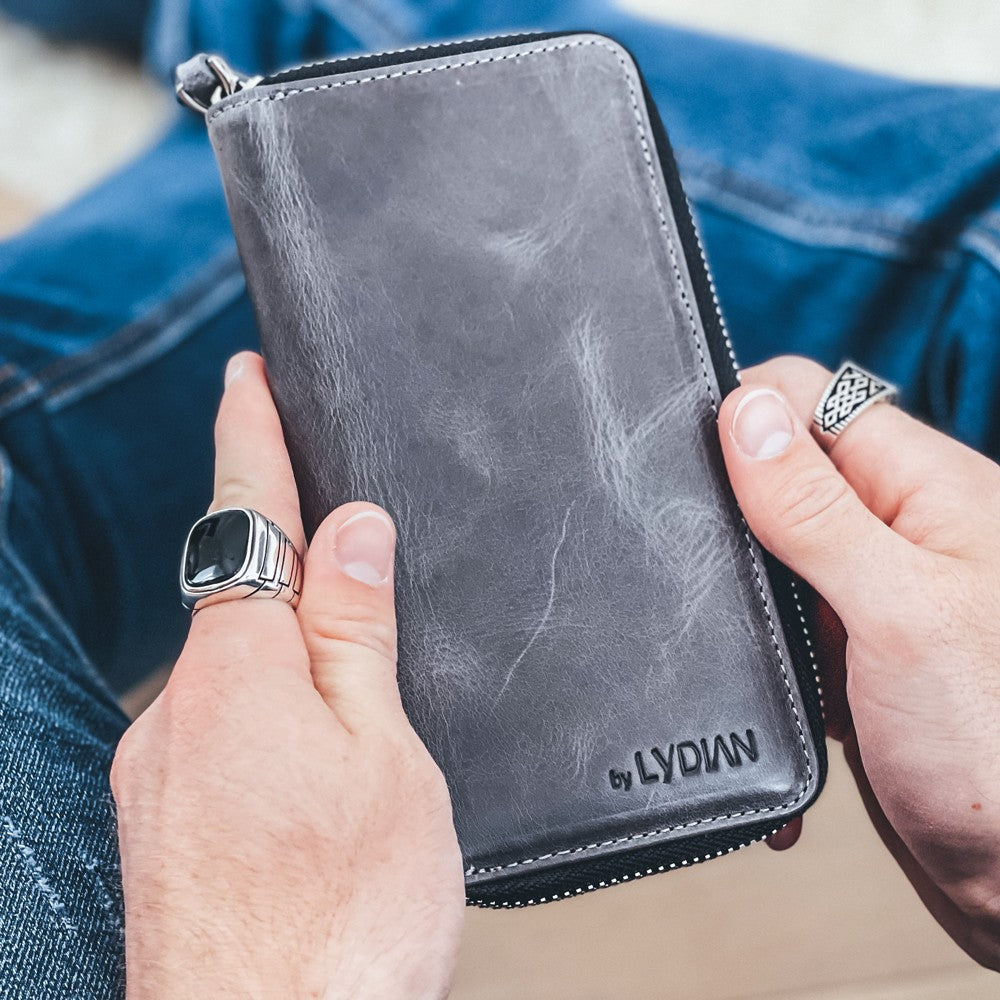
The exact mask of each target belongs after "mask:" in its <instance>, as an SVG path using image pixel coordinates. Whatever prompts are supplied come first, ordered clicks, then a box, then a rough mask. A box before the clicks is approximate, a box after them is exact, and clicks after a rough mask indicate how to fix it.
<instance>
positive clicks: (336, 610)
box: [298, 503, 400, 729]
mask: <svg viewBox="0 0 1000 1000" xmlns="http://www.w3.org/2000/svg"><path fill="white" fill-rule="evenodd" d="M395 547H396V531H395V528H394V527H393V523H392V520H391V518H390V517H389V515H388V514H387V513H386V512H385V511H384V510H382V509H381V508H380V507H376V506H375V505H374V504H368V503H349V504H345V505H344V506H343V507H338V508H337V509H336V510H335V511H334V512H333V513H332V514H330V515H329V517H327V519H326V520H325V521H324V522H323V523H322V524H321V525H320V526H319V529H318V530H317V531H316V534H315V535H314V536H313V539H312V541H311V543H310V545H309V552H308V555H307V556H306V564H305V578H304V581H303V585H302V597H301V599H300V602H299V609H298V615H299V625H300V627H301V629H302V635H303V638H304V640H305V644H306V648H307V650H308V652H309V659H310V663H311V668H312V675H313V684H314V685H315V687H316V689H317V691H319V693H320V695H321V696H322V697H323V700H324V701H326V703H327V704H328V705H329V706H330V707H331V708H332V709H333V710H334V711H335V712H336V713H337V714H338V715H339V716H340V717H341V719H342V721H343V722H344V723H345V725H347V726H348V728H349V729H350V728H354V725H355V724H357V723H359V722H361V721H367V720H370V719H371V718H372V716H381V717H384V716H385V715H386V713H396V712H398V711H400V700H399V689H398V687H397V685H396V612H395V604H394V601H393V563H394V554H395Z"/></svg>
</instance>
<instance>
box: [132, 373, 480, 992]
mask: <svg viewBox="0 0 1000 1000" xmlns="http://www.w3.org/2000/svg"><path fill="white" fill-rule="evenodd" d="M216 447H217V469H216V484H215V499H214V500H213V504H212V508H213V509H216V508H220V507H251V508H254V509H256V510H259V511H260V512H261V513H262V514H264V515H265V516H266V517H268V518H270V519H271V520H272V521H274V522H275V523H276V524H278V525H280V526H281V527H282V529H283V530H284V531H285V532H286V534H288V536H289V538H291V539H292V541H293V542H294V543H295V545H296V546H297V547H298V548H299V551H300V552H301V551H303V545H304V537H303V531H302V525H301V521H300V517H299V507H298V497H297V495H296V490H295V483H294V480H293V477H292V471H291V467H290V465H289V461H288V456H287V453H286V451H285V446H284V440H283V437H282V432H281V425H280V423H279V421H278V416H277V413H276V412H275V409H274V405H273V403H272V401H271V397H270V393H269V390H268V387H267V381H266V378H265V375H264V369H263V363H262V361H261V359H260V358H259V357H258V356H257V355H254V354H242V355H237V356H236V358H234V359H233V361H232V362H231V363H230V367H229V369H228V371H227V385H226V392H225V396H224V398H223V401H222V405H221V408H220V411H219V419H218V423H217V425H216ZM394 545H395V533H394V531H393V527H392V522H391V521H390V520H389V517H388V515H387V514H386V513H385V512H384V511H382V510H380V509H379V508H377V507H374V506H373V505H371V504H359V503H353V504H347V505H346V506H344V507H341V508H339V509H338V510H335V511H334V512H333V513H332V514H331V515H330V516H329V517H328V518H327V519H326V521H325V522H324V523H323V524H322V525H321V526H320V528H319V530H318V531H317V532H316V535H315V537H314V538H313V541H312V545H311V547H310V549H309V553H308V556H307V558H306V561H305V582H304V588H303V592H302V598H301V603H300V604H299V608H298V611H297V613H296V611H293V610H292V608H291V607H290V606H289V605H287V604H283V603H279V602H273V601H265V600H253V599H251V600H235V601H227V602H223V603H220V604H215V605H211V606H209V607H207V608H205V609H203V610H202V611H199V612H198V614H197V615H196V616H195V617H194V619H193V621H192V623H191V631H190V635H189V637H188V641H187V644H186V645H185V647H184V651H183V653H182V654H181V657H180V659H179V661H178V663H177V665H176V667H175V668H174V671H173V674H172V676H171V678H170V681H169V683H168V684H167V687H166V689H165V690H164V692H163V693H162V694H161V695H160V697H159V698H158V699H157V700H156V701H155V703H154V704H153V705H152V706H151V707H150V708H149V710H148V711H147V712H145V713H144V714H143V715H142V716H141V717H140V718H139V719H137V720H136V722H135V723H134V724H133V725H132V727H131V728H130V729H129V730H128V732H127V733H126V734H125V737H124V739H123V740H122V742H121V745H120V746H119V748H118V752H117V754H116V757H115V762H114V768H113V772H112V788H113V790H114V795H115V799H116V802H117V805H118V820H119V838H120V842H121V855H122V878H123V883H124V894H125V910H126V924H125V931H126V933H125V943H126V965H127V970H126V971H127V990H128V996H129V997H130V998H141V997H155V998H157V1000H169V998H172V997H190V996H212V997H228V996H232V997H273V996H282V997H299V996H302V997H306V996H308V997H319V996H323V997H341V996H344V997H348V996H349V997H387V996H392V997H411V996H412V997H434V996H443V995H444V994H446V993H447V990H448V986H449V983H450V980H451V975H452V970H453V968H454V964H455V958H456V952H457V948H458V943H459V937H460V934H461V929H462V924H463V918H464V904H465V892H464V882H463V875H462V863H461V857H460V854H459V849H458V843H457V841H456V837H455V830H454V826H453V823H452V815H451V805H450V802H449V797H448V792H447V788H446V786H445V783H444V779H443V777H442V775H441V772H440V771H439V770H438V768H437V766H436V765H435V763H434V761H433V760H432V759H431V757H430V755H429V754H428V753H427V750H426V749H425V748H424V746H423V744H422V743H421V741H420V739H419V738H418V737H417V735H416V734H415V733H414V731H413V729H412V728H411V727H410V724H409V722H408V720H407V718H406V716H405V714H404V712H403V708H402V705H401V703H400V698H399V691H398V688H397V685H396V630H395V613H394V605H393V583H392V563H393V549H394Z"/></svg>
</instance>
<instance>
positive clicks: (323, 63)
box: [255, 31, 546, 86]
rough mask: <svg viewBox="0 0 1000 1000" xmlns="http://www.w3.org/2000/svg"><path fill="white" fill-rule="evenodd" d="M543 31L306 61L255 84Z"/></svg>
mask: <svg viewBox="0 0 1000 1000" xmlns="http://www.w3.org/2000/svg"><path fill="white" fill-rule="evenodd" d="M545 34H546V32H542V31H509V32H505V33H504V34H500V35H477V36H476V37H475V38H457V39H452V40H450V41H449V40H444V41H440V42H428V43H427V44H426V45H408V46H406V47H404V48H400V49H386V50H384V51H383V52H359V53H358V54H357V55H353V56H341V57H339V58H337V59H323V60H320V61H319V62H314V63H304V64H303V65H301V66H296V67H294V68H293V69H286V70H282V71H281V72H280V73H272V74H270V75H269V76H264V77H261V78H260V79H259V80H258V81H257V83H256V84H255V86H266V85H267V84H271V83H282V82H286V83H287V82H290V81H291V79H294V77H292V78H289V74H290V73H291V74H299V73H305V72H307V71H313V70H315V71H316V72H317V74H319V73H330V72H333V71H334V70H335V69H336V68H339V67H342V66H344V65H345V64H346V63H350V62H354V61H357V60H361V59H381V58H383V57H385V56H406V55H411V54H414V55H415V54H418V53H421V52H432V51H433V50H434V49H442V48H445V47H447V46H451V45H475V44H477V43H479V42H496V41H502V40H503V39H506V38H525V39H529V38H538V37H541V36H543V35H545Z"/></svg>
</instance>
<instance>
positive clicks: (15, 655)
mask: <svg viewBox="0 0 1000 1000" xmlns="http://www.w3.org/2000/svg"><path fill="white" fill-rule="evenodd" d="M231 6H232V5H231V4H229V3H228V2H227V0H205V2H203V3H201V4H199V5H195V6H194V7H193V13H192V17H191V19H190V25H192V28H191V30H192V31H193V32H194V33H195V34H196V35H197V37H196V38H195V39H194V41H195V42H196V44H198V45H199V46H203V47H206V48H215V49H217V50H227V46H226V38H225V37H223V36H224V35H226V34H227V33H228V32H231V33H232V34H233V35H234V36H235V37H234V38H233V39H232V42H233V46H232V54H233V56H234V61H236V62H238V63H239V64H241V66H243V67H244V68H246V69H248V70H254V69H257V68H258V67H259V66H260V65H261V63H262V62H265V61H292V60H294V59H296V58H299V57H300V56H301V58H303V59H307V58H310V57H311V56H313V55H315V54H317V50H319V49H322V48H327V47H331V46H334V47H336V46H341V47H342V46H344V45H354V46H355V47H377V46H379V45H381V44H386V43H387V38H388V37H389V36H391V40H389V41H388V44H400V43H405V42H406V41H407V40H408V39H409V37H413V38H418V37H424V36H425V35H427V34H432V33H433V34H450V35H457V34H481V33H483V32H485V31H491V30H494V29H497V30H499V29H500V28H501V27H502V26H503V25H502V23H501V22H500V21H499V20H497V18H498V17H499V15H497V13H496V10H497V9H496V8H492V7H491V8H490V10H491V12H492V13H491V14H490V15H489V17H487V15H485V14H484V13H483V11H481V10H477V8H476V7H475V6H469V5H463V6H456V7H454V8H450V7H449V8H446V7H445V6H443V5H442V6H441V7H440V8H431V9H432V11H433V12H434V13H433V16H431V15H426V16H425V15H421V16H420V18H418V17H417V15H416V14H415V13H414V12H413V11H411V10H410V9H409V8H404V7H403V6H402V5H393V8H392V10H393V11H394V12H395V16H396V21H395V22H393V21H391V19H390V20H388V21H387V20H386V18H385V17H382V18H381V20H380V19H379V18H378V17H376V16H375V15H376V13H378V11H377V10H376V8H375V6H372V7H363V8H358V9H359V10H361V11H362V12H365V11H367V15H366V16H368V21H367V22H366V21H365V19H364V18H362V17H361V16H360V14H355V15H354V17H355V21H354V22H352V23H350V24H346V23H344V22H336V23H335V21H334V19H333V18H331V17H329V16H328V15H326V14H324V13H322V11H320V12H319V13H317V12H316V11H314V12H313V14H311V15H310V16H309V17H308V18H305V16H303V18H304V19H302V18H300V19H296V18H293V17H292V16H291V15H290V14H288V13H287V11H283V9H282V8H281V7H280V5H276V4H274V3H263V0H262V2H261V3H260V4H259V7H260V21H259V22H254V21H253V19H252V18H249V19H248V18H246V17H245V15H244V17H243V18H242V19H240V20H239V24H238V25H237V21H236V20H234V19H236V18H237V13H235V12H234V11H235V8H234V9H233V10H231V9H230V7H231ZM317 6H318V7H319V5H317ZM243 9H244V10H245V8H243ZM386 9H387V10H388V9H389V8H386ZM378 10H379V11H381V10H382V8H381V7H379V8H378ZM172 11H173V7H172V5H171V4H169V3H166V2H164V3H161V4H160V10H159V22H158V23H160V25H161V31H160V32H159V34H158V35H157V36H156V41H155V44H154V50H155V53H156V58H158V59H160V60H161V61H165V60H168V59H170V58H174V57H180V56H181V55H184V54H186V53H183V52H181V51H180V47H183V45H184V44H185V41H186V40H185V39H184V38H179V37H178V36H177V34H176V31H177V24H178V23H179V22H178V21H177V20H176V18H174V19H173V20H172V19H171V14H172ZM503 11H504V12H505V13H506V14H507V16H508V18H509V22H508V23H510V24H511V26H523V25H524V24H526V23H529V18H528V17H526V16H525V15H524V11H522V10H520V8H517V7H508V8H503ZM383 13H385V12H384V11H383ZM538 16H539V17H541V15H538ZM544 18H545V21H544V25H541V24H540V26H546V27H548V26H551V25H552V24H553V23H556V22H559V23H561V24H563V25H565V26H567V27H572V28H578V27H581V26H583V25H586V26H587V27H592V28H594V29H595V30H604V31H607V32H608V33H610V34H612V35H615V36H616V37H619V38H620V39H621V40H622V41H623V42H625V43H626V44H627V45H628V46H629V47H630V48H631V49H632V51H633V52H634V53H635V54H636V56H637V58H638V61H639V63H640V65H641V66H642V67H643V70H644V72H645V74H646V76H647V78H648V80H649V84H650V88H651V90H652V92H653V94H654V97H655V98H656V100H657V102H658V104H659V105H660V108H661V111H662V114H663V118H664V120H665V122H666V125H667V128H668V130H669V131H670V132H671V134H672V137H673V141H674V143H675V145H676V147H677V151H678V155H679V159H680V162H681V167H682V173H683V174H684V177H685V181H686V183H687V186H688V189H689V192H690V194H691V195H692V198H693V201H694V203H695V209H696V214H697V215H698V217H699V221H700V223H701V226H702V230H703V234H704V237H705V242H706V247H707V252H708V256H709V260H710V263H711V264H712V267H713V270H714V272H715V276H716V281H717V284H718V288H719V294H720V297H721V300H722V303H723V307H724V311H725V313H726V314H727V318H728V320H729V323H730V326H731V330H732V335H733V339H734V342H735V345H736V349H737V353H738V355H739V356H740V358H741V360H743V361H745V362H752V361H756V360H759V359H762V358H763V357H765V356H767V355H770V354H774V353H779V352H788V351H796V352H800V353H805V354H809V355H812V356H814V357H817V358H818V359H819V360H821V361H824V362H826V363H827V364H833V363H836V362H838V361H839V360H840V359H841V357H842V356H844V355H850V356H853V357H855V358H856V359H857V360H858V361H860V362H862V363H866V364H868V365H869V366H871V367H873V368H874V369H876V370H878V371H880V372H882V373H884V374H885V375H886V376H887V377H890V378H893V379H895V380H897V381H899V382H900V383H901V384H902V385H903V387H904V390H905V396H906V402H907V404H908V405H909V406H910V407H911V408H912V409H914V410H915V411H916V412H918V413H920V414H922V415H924V416H926V417H928V418H929V419H931V420H932V421H933V422H935V423H937V424H938V425H940V426H942V427H943V428H944V429H945V430H948V431H950V432H952V433H956V434H957V435H958V436H960V437H962V438H964V439H965V440H967V441H969V442H970V443H972V444H974V445H976V446H978V447H980V448H982V449H984V450H987V451H988V452H990V453H992V454H994V455H996V454H997V453H998V452H1000V391H998V390H1000V337H998V336H997V335H996V325H997V320H996V319H995V317H996V316H997V315H998V313H1000V277H998V274H997V269H998V267H1000V211H998V209H1000V158H998V154H997V152H996V150H997V149H998V148H1000V142H998V139H1000V106H998V104H997V102H996V98H995V95H994V94H990V93H987V92H984V91H976V90H965V89H952V88H927V87H917V86H913V85H909V84H902V83H897V82H892V81H886V80H882V79H879V78H874V77H868V76H864V75H860V74H854V73H850V72H847V71H842V70H838V69H834V68H831V67H828V66H825V65H822V64H817V63H813V62H809V61H806V60H800V59H796V58H795V57H791V56H787V55H782V54H778V53H774V52H769V51H767V50H759V49H754V48H750V47H747V46H742V45H738V44H735V43H728V42H722V41H719V40H713V39H706V38H700V37H698V36H695V35H691V34H688V33H685V32H678V31H675V30H673V29H668V28H665V27H653V26H650V25H646V24H643V23H642V22H639V21H637V20H635V19H632V18H630V17H627V16H626V15H623V14H620V13H614V12H611V11H608V10H605V9H604V8H603V7H597V6H587V7H583V6H571V5H568V4H561V5H553V6H551V7H548V8H546V10H545V14H544ZM369 22H370V25H374V26H379V25H380V26H381V27H377V28H376V27H366V24H368V23H369ZM396 22H398V24H397V23H396ZM169 25H173V27H172V28H170V27H169ZM317 25H318V26H319V27H317ZM171 31H173V32H174V34H171ZM366 32H367V33H366ZM393 32H394V33H395V35H393ZM396 35H398V36H399V37H395V36H396ZM0 289H2V291H0V304H2V308H0V442H2V445H3V448H4V454H3V462H4V465H3V470H2V471H3V476H2V491H3V492H2V496H0V515H2V522H0V558H2V559H3V561H4V568H5V574H4V581H5V582H4V585H3V586H2V587H0V609H2V611H3V621H4V627H3V630H2V634H0V740H2V741H3V743H4V749H5V751H6V753H7V760H8V766H7V767H6V768H5V773H4V779H3V780H4V782H5V783H6V785H7V797H6V801H7V802H8V803H9V806H8V815H7V816H4V817H0V833H2V834H3V839H4V840H5V841H6V845H5V850H4V853H3V854H2V856H0V878H2V882H0V919H2V920H3V921H4V927H5V928H6V930H5V931H4V932H3V942H2V946H0V952H2V957H0V973H2V974H3V975H4V978H5V981H8V982H13V981H24V982H28V981H30V982H31V983H32V984H33V985H34V984H35V983H37V984H39V985H38V986H37V988H35V990H34V992H35V994H36V995H46V993H47V992H48V994H52V993H55V994H57V995H60V994H70V995H76V994H84V995H86V994H88V993H90V994H91V995H93V994H94V993H99V992H100V991H104V992H107V991H108V990H111V989H112V988H113V987H114V984H116V983H118V982H119V979H120V973H119V961H120V954H121V947H122V941H121V924H120V899H119V890H118V888H117V874H116V851H115V841H114V833H113V825H112V820H111V812H110V805H109V801H110V800H109V792H108V788H107V768H108V766H109V765H110V760H111V756H112V754H113V751H114V746H115V743H116V741H117V739H118V737H119V736H120V733H121V732H122V730H123V729H124V726H125V719H124V717H123V716H122V715H121V713H120V712H119V711H118V710H117V708H116V706H115V703H114V700H113V697H112V694H111V692H112V691H121V690H122V689H124V688H125V687H126V686H128V685H129V684H131V683H134V682H135V681H136V680H138V679H140V678H141V677H142V676H144V675H145V674H146V673H148V672H149V671H150V670H151V669H153V668H154V667H156V666H157V665H158V664H160V663H162V662H165V661H167V660H168V659H169V657H170V656H171V655H172V654H173V653H174V652H175V651H176V649H177V648H178V646H179V643H180V640H181V637H182V632H183V628H184V617H183V614H182V612H181V611H180V608H179V601H178V600H177V594H176V569H177V567H176V559H177V556H178V552H179V548H180V545H181V542H182V540H183V534H184V531H185V530H186V528H187V527H188V525H189V524H190V523H191V522H192V521H193V520H194V519H195V517H197V516H198V514H200V513H201V512H202V511H203V509H204V507H205V505H206V504H207V502H208V500H209V498H210V489H211V426H212V420H213V415H214V410H215V405H216V402H217V400H218V397H219V394H220V392H221V370H222V365H223V363H224V360H225V358H226V357H227V356H228V355H230V354H232V353H233V352H235V351H236V350H238V349H241V348H243V347H247V346H251V345H252V344H253V342H254V339H255V333H254V327H253V318H252V311H251V309H250V307H249V304H248V302H247V299H246V296H245V292H244V289H243V284H242V280H241V277H240V273H239V267H238V262H237V258H236V254H235V248H234V246H233V243H232V238H231V235H230V232H229V226H228V222H227V218H226V214H225V205H224V201H223V198H222V195H221V190H220V187H219V183H218V179H217V175H216V170H215V166H214V163H213V161H212V158H211V153H210V150H209V149H208V144H207V142H206V141H205V138H204V136H203V134H202V132H201V128H200V124H199V123H197V122H195V121H193V120H192V121H189V122H185V123H183V124H180V125H178V126H177V127H175V128H174V129H173V130H171V132H170V133H169V134H168V135H167V136H166V137H165V138H164V139H163V140H162V141H161V143H160V144H159V145H158V146H157V147H156V148H155V149H154V150H152V151H151V152H150V153H149V154H147V155H146V156H144V157H142V158H140V160H138V161H137V162H136V163H134V164H132V165H130V166H129V167H127V168H126V169H125V170H124V171H123V172H122V173H121V174H119V175H117V176H116V177H114V178H112V179H110V180H109V181H108V182H106V183H105V184H103V185H102V186H101V187H100V188H98V189H97V190H96V191H94V192H92V193H91V194H89V195H87V196H86V197H85V198H83V199H81V200H80V201H79V202H78V203H76V204H74V205H72V206H70V207H69V208H68V209H66V210H64V211H63V212H61V213H59V214H58V215H57V216H55V217H53V218H50V219H47V220H44V221H42V222H41V223H40V224H39V225H38V226H36V227H35V228H34V229H33V230H31V231H30V232H29V233H27V234H25V235H24V236H22V237H18V238H16V239H14V240H11V241H8V242H7V243H5V244H0ZM92 664H93V666H92ZM39 956H44V957H39Z"/></svg>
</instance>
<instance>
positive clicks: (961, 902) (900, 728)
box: [719, 357, 1000, 969]
mask: <svg viewBox="0 0 1000 1000" xmlns="http://www.w3.org/2000/svg"><path fill="white" fill-rule="evenodd" d="M830 377H831V374H830V372H828V371H826V370H825V369H823V368H821V367H820V366H819V365H817V364H815V363H813V362H811V361H807V360H805V359H803V358H793V357H785V358H778V359H775V360H773V361H769V362H767V363H766V364H763V365H760V366H758V367H756V368H750V369H747V370H746V371H745V372H744V373H743V384H742V385H741V387H740V388H739V389H737V390H735V391H734V392H733V393H732V394H731V395H730V396H729V397H728V398H727V399H726V400H725V402H724V404H723V406H722V408H721V411H720V415H719V430H720V437H721V439H722V447H723V451H724V453H725V458H726V465H727V468H728V471H729V476H730V479H731V481H732V484H733V489H734V491H735V493H736V496H737V498H738V500H739V502H740V506H741V507H742V509H743V513H744V515H745V516H746V519H747V522H748V523H749V525H750V528H751V529H752V531H753V532H754V534H755V535H756V536H757V537H758V538H759V539H760V541H761V543H762V544H763V545H764V546H765V547H766V548H767V549H769V550H770V551H771V552H773V553H774V554H775V555H776V556H777V557H778V558H779V559H781V560H782V562H784V563H785V564H786V565H788V566H789V567H790V568H791V569H792V570H793V571H794V572H796V573H798V574H799V575H800V576H802V577H803V578H804V579H805V580H807V581H808V582H809V583H810V584H812V585H813V587H815V589H816V590H817V591H818V593H819V594H821V595H822V597H823V598H825V600H826V602H828V604H829V607H828V608H827V607H826V606H825V605H821V607H820V608H819V609H818V611H819V612H820V615H819V617H820V619H825V624H823V627H821V629H820V638H821V639H823V640H825V642H824V643H823V645H824V650H823V652H824V654H825V660H826V665H827V667H828V669H827V671H826V672H827V674H828V677H827V679H826V683H825V689H826V697H827V709H828V729H829V731H830V735H832V736H835V737H837V738H839V739H842V740H843V743H844V750H845V754H846V756H847V760H848V763H849V764H850V766H851V769H852V771H853V772H854V775H855V778H856V779H857V782H858V786H859V788H860V790H861V794H862V797H863V798H864V800H865V805H866V806H867V808H868V811H869V814H870V815H871V818H872V821H873V823H874V824H875V826H876V828H877V829H878V832H879V833H880V834H881V836H882V839H883V840H884V841H885V843H886V845H887V846H888V848H889V850H890V851H891V852H892V854H893V856H894V857H895V858H896V860H897V861H898V862H899V864H900V866H901V867H902V869H903V871H904V872H905V873H906V875H907V876H908V877H909V879H910V881H911V882H912V883H913V885H914V887H915V888H916V890H917V892H918V893H919V895H920V898H921V899H922V900H923V902H924V903H925V905H926V906H927V907H928V909H929V910H930V911H931V913H932V914H933V915H934V916H935V917H936V918H937V920H938V921H939V922H940V923H941V924H942V926H944V928H945V929H946V930H947V931H948V933H949V934H951V936H952V937H953V938H954V939H955V940H956V941H957V942H958V943H959V944H960V945H961V946H962V947H963V948H964V949H965V950H966V951H967V952H968V953H969V954H970V955H972V956H973V957H974V958H976V959H977V960H978V961H979V962H981V963H982V964H983V965H986V966H989V967H991V968H994V969H1000V466H997V465H996V464H995V463H994V462H991V461H990V460H989V459H987V458H985V457H983V456H982V455H980V454H978V453H976V452H974V451H972V450H970V449H969V448H966V447H964V446H963V445H961V444H959V443H958V442H956V441H953V440H952V439H950V438H948V437H946V436H945V435H944V434H941V433H939V432H937V431H935V430H933V429H931V428H930V427H927V426H925V425H924V424H921V423H920V422H918V421H917V420H915V419H913V418H912V417H909V416H907V415H906V414H905V413H903V412H902V411H900V410H898V409H896V408H895V407H891V406H884V405H876V406H874V407H872V408H871V409H870V410H868V411H867V412H866V413H864V414H862V415H860V416H859V417H858V418H857V420H856V421H854V422H853V423H852V424H850V425H849V426H848V427H847V428H846V429H845V430H844V431H843V433H842V434H841V435H840V436H839V437H838V438H836V439H835V440H834V441H833V442H832V444H827V445H825V446H824V447H821V445H820V444H819V443H818V442H817V441H816V440H815V439H814V437H813V435H812V434H811V432H810V429H809V422H810V419H811V415H812V411H813V408H814V407H815V405H816V402H817V400H818V399H819V397H820V395H821V394H822V392H823V389H824V388H825V386H826V384H827V382H828V381H829V379H830ZM830 609H832V611H833V613H834V614H830ZM824 612H825V613H824ZM837 619H839V622H838V620H837ZM840 623H842V628H841V625H840ZM845 640H846V641H845ZM779 836H780V835H779ZM784 836H785V841H786V844H787V843H788V842H789V841H790V840H793V839H794V836H795V828H792V829H791V830H788V831H785V833H784Z"/></svg>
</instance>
